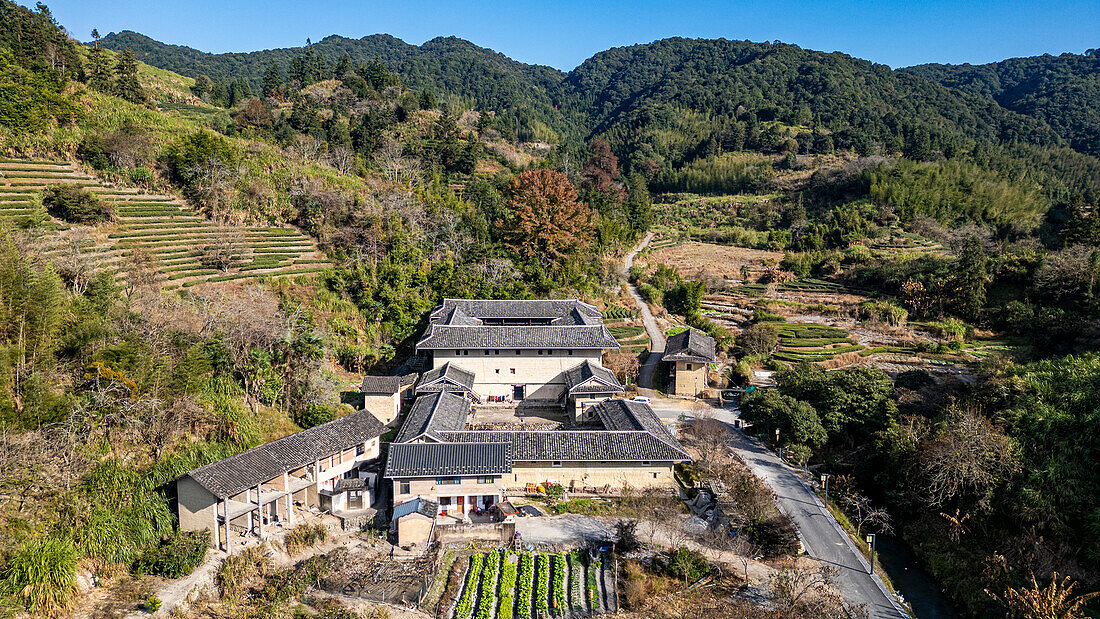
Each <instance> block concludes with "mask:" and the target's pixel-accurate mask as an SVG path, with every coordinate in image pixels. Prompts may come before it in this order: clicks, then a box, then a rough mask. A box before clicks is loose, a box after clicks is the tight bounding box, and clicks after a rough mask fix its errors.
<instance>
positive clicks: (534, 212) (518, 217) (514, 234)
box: [497, 170, 592, 261]
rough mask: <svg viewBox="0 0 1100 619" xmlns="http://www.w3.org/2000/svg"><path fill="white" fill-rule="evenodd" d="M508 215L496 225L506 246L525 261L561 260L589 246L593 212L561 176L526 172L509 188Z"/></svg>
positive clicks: (564, 177) (557, 173)
mask: <svg viewBox="0 0 1100 619" xmlns="http://www.w3.org/2000/svg"><path fill="white" fill-rule="evenodd" d="M508 190H509V192H510V193H511V194H512V200H511V209H510V210H511V213H510V217H509V219H507V220H503V221H500V222H498V223H497V225H498V227H499V228H500V229H501V232H502V233H503V235H504V240H505V243H506V244H507V245H508V246H509V247H511V248H512V249H513V250H515V251H516V252H517V253H519V254H520V255H522V256H523V257H525V258H533V257H535V256H538V257H539V258H541V259H543V260H544V261H550V260H554V259H558V258H561V257H563V256H565V255H566V254H568V253H570V252H572V251H575V250H577V249H580V248H583V247H585V246H587V245H588V243H589V241H590V239H591V236H592V211H591V209H589V208H588V205H586V204H583V203H581V202H578V201H577V190H576V189H575V188H574V187H573V184H572V183H570V182H569V179H568V178H566V176H565V175H564V174H562V173H561V172H555V171H553V170H529V171H527V172H523V173H522V174H520V175H519V176H517V177H515V178H513V179H512V182H511V183H509V184H508Z"/></svg>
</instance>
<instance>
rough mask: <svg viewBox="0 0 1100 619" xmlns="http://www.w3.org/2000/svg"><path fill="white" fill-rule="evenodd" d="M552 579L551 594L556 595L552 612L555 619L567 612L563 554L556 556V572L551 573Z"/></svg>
mask: <svg viewBox="0 0 1100 619" xmlns="http://www.w3.org/2000/svg"><path fill="white" fill-rule="evenodd" d="M550 577H551V578H552V579H553V587H552V591H551V592H552V593H553V594H554V597H553V604H552V605H551V610H553V612H554V616H555V617H561V616H563V615H565V611H566V610H567V608H566V605H565V555H564V554H563V553H558V554H556V555H554V571H553V572H551V574H550Z"/></svg>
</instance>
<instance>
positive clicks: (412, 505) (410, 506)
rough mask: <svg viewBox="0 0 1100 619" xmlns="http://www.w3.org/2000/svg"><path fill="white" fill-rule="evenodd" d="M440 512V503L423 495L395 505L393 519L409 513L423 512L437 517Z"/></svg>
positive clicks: (431, 516) (430, 516) (395, 519)
mask: <svg viewBox="0 0 1100 619" xmlns="http://www.w3.org/2000/svg"><path fill="white" fill-rule="evenodd" d="M438 513H439V504H438V503H436V502H435V501H429V500H428V499H425V498H423V497H417V498H415V499H413V500H411V501H405V502H404V503H399V504H397V505H394V506H393V520H394V521H397V520H399V519H401V518H404V517H405V516H408V515H409V514H421V515H423V516H428V517H429V518H435V517H436V515H437V514H438Z"/></svg>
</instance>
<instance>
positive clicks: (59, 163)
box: [0, 158, 69, 166]
mask: <svg viewBox="0 0 1100 619" xmlns="http://www.w3.org/2000/svg"><path fill="white" fill-rule="evenodd" d="M0 163H25V164H27V165H53V166H67V165H69V162H68V161H49V160H43V161H31V160H29V159H7V158H0Z"/></svg>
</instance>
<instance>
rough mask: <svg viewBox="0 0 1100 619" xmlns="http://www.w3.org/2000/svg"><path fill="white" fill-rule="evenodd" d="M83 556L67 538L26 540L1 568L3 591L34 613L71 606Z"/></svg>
mask: <svg viewBox="0 0 1100 619" xmlns="http://www.w3.org/2000/svg"><path fill="white" fill-rule="evenodd" d="M79 558H80V555H79V554H78V553H77V550H76V548H75V547H74V546H73V543H72V540H70V539H69V538H67V537H53V536H45V537H39V538H36V539H32V540H28V541H26V542H23V544H22V545H20V546H19V547H18V548H17V549H16V550H15V551H14V552H12V553H11V554H10V555H8V557H7V561H6V562H5V564H4V566H3V568H2V569H0V590H3V592H4V593H6V594H8V595H11V596H13V597H15V598H18V599H19V600H20V601H22V602H23V605H24V606H26V608H27V610H29V611H30V612H31V613H33V614H34V615H42V614H51V613H54V612H57V611H58V610H62V609H65V608H68V607H69V605H70V603H71V598H72V596H73V594H75V593H76V565H77V562H78V561H79Z"/></svg>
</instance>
